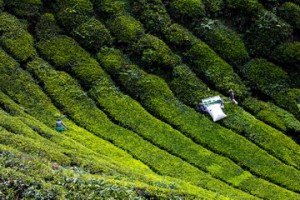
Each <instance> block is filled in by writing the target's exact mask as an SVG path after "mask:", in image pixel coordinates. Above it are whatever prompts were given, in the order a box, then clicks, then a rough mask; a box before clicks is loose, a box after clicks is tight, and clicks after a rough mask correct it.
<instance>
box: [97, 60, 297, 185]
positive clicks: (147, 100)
mask: <svg viewBox="0 0 300 200" xmlns="http://www.w3.org/2000/svg"><path fill="white" fill-rule="evenodd" d="M100 58H101V57H100ZM108 60H109V64H110V65H109V67H106V68H107V69H108V71H109V72H110V73H111V74H112V75H113V76H114V77H116V78H117V79H118V81H120V83H121V84H122V85H123V86H124V87H125V88H126V90H127V91H128V92H129V93H130V94H131V95H132V96H134V97H135V98H137V99H138V100H139V102H141V103H142V105H143V106H145V107H146V108H147V109H148V110H150V111H151V112H152V113H154V114H155V115H156V116H158V117H160V118H162V119H163V120H164V121H167V122H168V123H169V124H172V125H173V126H175V127H177V128H178V130H180V131H181V132H183V133H184V134H186V135H188V136H189V137H191V138H193V140H195V141H196V142H198V143H200V144H203V145H205V146H208V147H209V148H210V149H213V150H214V151H216V152H218V153H221V152H222V155H226V156H228V157H230V158H231V159H233V160H238V162H239V163H243V165H245V166H248V167H250V168H251V170H252V171H255V172H256V173H259V174H261V173H264V177H266V176H267V177H269V178H270V177H272V176H274V175H275V174H277V173H278V172H279V171H278V172H274V173H270V174H269V170H270V168H269V167H266V168H265V170H263V169H262V168H261V167H262V166H261V164H259V165H260V167H259V168H257V165H258V163H264V164H266V162H269V161H270V162H271V163H272V164H270V166H272V165H273V164H274V163H273V161H271V160H273V157H272V156H270V155H268V154H266V152H265V151H262V150H259V149H256V148H257V146H256V145H254V146H252V145H253V144H252V143H250V142H249V141H248V140H246V139H244V138H243V137H241V138H240V137H239V136H238V135H236V134H231V131H229V130H227V129H224V128H223V127H220V126H218V125H216V124H210V123H211V122H210V120H208V119H207V118H204V117H201V116H199V114H197V113H196V112H194V111H193V110H192V109H191V108H189V107H187V106H185V105H183V104H182V103H180V102H179V101H178V100H177V99H176V98H175V97H174V96H172V94H171V93H170V92H167V94H166V93H162V92H157V93H155V92H152V93H151V95H150V96H148V94H149V92H148V91H149V90H154V91H156V90H157V89H159V90H164V91H168V86H167V85H166V83H165V82H164V81H158V80H159V78H158V77H156V76H154V75H149V74H147V73H145V72H143V71H142V70H140V69H139V68H138V67H137V66H135V65H130V66H128V67H127V68H126V69H125V68H120V67H118V65H116V64H115V63H118V62H120V61H118V62H117V61H112V59H108ZM103 62H104V61H103ZM113 69H114V70H113ZM121 69H123V70H122V72H121V73H120V70H121ZM126 72H127V73H126ZM133 74H134V75H135V76H134V77H135V78H132V75H133ZM139 88H141V89H140V90H139ZM144 88H146V89H144ZM165 94H166V95H165ZM246 117H249V116H246ZM252 118H253V119H255V118H254V117H252ZM244 119H246V118H244ZM239 120H241V119H239ZM188 121H189V123H187V122H188ZM191 123H192V124H191ZM250 124H251V123H250ZM257 125H258V127H260V126H261V124H259V123H257ZM247 126H249V124H245V127H247ZM202 128H203V130H202ZM210 128H211V130H210ZM265 128H267V126H265V127H261V129H262V130H263V129H265ZM204 129H205V130H204ZM267 129H271V130H268V131H269V133H272V131H273V130H274V129H272V128H271V127H269V128H267ZM212 130H213V131H212ZM257 130H259V129H257ZM210 131H212V132H211V134H205V135H202V134H203V132H205V133H210ZM258 132H259V133H261V132H262V131H261V130H259V131H258ZM201 133H202V134H201ZM250 133H252V135H253V134H254V133H256V131H255V127H254V129H252V130H251V131H249V135H250ZM216 134H218V136H216ZM222 134H225V135H226V136H225V135H224V136H222ZM278 134H279V133H278V132H276V134H275V135H277V136H276V137H278ZM235 137H239V139H237V138H236V139H234V138H235ZM272 137H273V136H271V137H270V138H272ZM279 137H282V135H281V136H280V134H279ZM263 138H264V137H261V139H263ZM283 138H284V137H283ZM219 140H226V141H223V142H221V141H219ZM237 141H238V143H239V144H235V142H237ZM284 141H285V142H284V143H285V144H286V146H288V147H291V146H293V148H294V151H293V152H294V153H295V152H297V148H298V147H297V145H296V144H294V143H293V141H292V140H290V139H288V138H285V139H284ZM241 142H242V143H244V142H245V144H241ZM262 142H264V141H262ZM246 143H247V144H246ZM268 143H269V142H267V141H265V144H268ZM223 144H226V145H225V146H223ZM227 145H229V146H231V147H233V146H234V148H233V149H234V151H235V150H236V151H237V152H233V151H232V150H233V149H232V148H231V150H229V149H228V148H226V146H227ZM284 146H285V145H283V146H282V144H281V145H280V148H278V147H277V146H276V145H275V147H276V148H277V149H276V151H277V153H279V152H280V154H281V155H282V158H285V159H286V158H287V157H290V158H289V159H288V160H286V161H287V162H288V163H293V162H294V161H295V160H294V158H291V157H293V156H294V153H291V154H290V155H289V156H288V155H287V154H286V151H285V150H286V148H285V147H284ZM246 147H247V148H246ZM243 148H245V150H243ZM228 151H231V153H230V154H229V153H228ZM244 151H245V153H241V152H244ZM251 151H255V152H256V155H257V154H258V152H259V154H260V156H257V157H255V159H258V160H253V159H250V160H251V162H249V161H250V160H248V161H246V160H244V159H245V156H247V155H248V153H249V152H251ZM250 155H251V153H249V156H250ZM298 156H299V155H297V156H296V157H298ZM296 157H295V158H296ZM259 159H262V160H261V161H259ZM269 159H271V160H269ZM266 160H269V161H266ZM298 160H299V158H298ZM255 162H257V164H254V163H255ZM278 164H279V163H278ZM266 165H268V164H266ZM293 165H294V166H296V165H297V164H295V163H294V164H293ZM268 166H269V165H268ZM278 166H279V165H277V167H278ZM280 168H281V167H280ZM283 168H284V167H283V166H282V169H283ZM273 169H276V170H277V168H273ZM273 169H272V170H273ZM290 170H292V171H294V170H293V169H292V168H290ZM267 174H268V175H267ZM287 174H290V172H287ZM292 174H293V173H292ZM275 176H277V175H275ZM289 176H291V177H292V176H294V175H291V174H290V175H289ZM271 179H272V181H275V182H276V180H278V179H277V178H275V177H273V178H271ZM283 182H285V181H283ZM283 182H282V183H283ZM292 187H293V188H294V189H295V187H296V186H295V187H294V186H292Z"/></svg>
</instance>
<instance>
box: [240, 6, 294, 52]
mask: <svg viewBox="0 0 300 200" xmlns="http://www.w3.org/2000/svg"><path fill="white" fill-rule="evenodd" d="M291 34H292V27H291V26H290V25H289V24H287V23H286V22H285V21H283V20H281V19H280V18H278V17H277V16H276V15H275V14H273V13H271V12H269V11H264V12H262V13H260V14H258V16H257V20H256V21H255V23H253V24H252V25H251V27H250V28H249V29H248V31H247V33H246V34H245V36H244V41H245V43H246V46H247V48H248V51H249V53H250V54H251V55H254V56H258V57H262V56H268V55H270V53H271V52H272V50H273V49H274V48H275V47H276V46H277V45H279V44H281V43H283V42H287V41H289V39H290V37H291Z"/></svg>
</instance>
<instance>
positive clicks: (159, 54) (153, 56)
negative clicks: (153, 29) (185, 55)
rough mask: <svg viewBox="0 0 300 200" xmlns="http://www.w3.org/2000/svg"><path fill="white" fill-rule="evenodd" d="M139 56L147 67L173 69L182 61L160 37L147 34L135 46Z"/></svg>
mask: <svg viewBox="0 0 300 200" xmlns="http://www.w3.org/2000/svg"><path fill="white" fill-rule="evenodd" d="M133 51H135V53H136V54H137V56H138V57H141V59H140V60H141V61H142V63H143V65H145V66H146V67H152V68H153V67H156V68H162V69H164V68H166V69H171V68H173V67H174V66H176V65H178V64H179V63H180V62H181V59H180V57H179V56H177V55H176V54H174V53H173V52H172V50H171V49H170V48H169V47H168V46H167V45H166V44H165V43H164V42H163V41H162V40H160V39H159V38H157V37H155V36H153V35H150V34H146V35H145V36H144V37H142V38H141V39H140V40H139V41H138V42H137V43H136V44H135V45H134V48H133Z"/></svg>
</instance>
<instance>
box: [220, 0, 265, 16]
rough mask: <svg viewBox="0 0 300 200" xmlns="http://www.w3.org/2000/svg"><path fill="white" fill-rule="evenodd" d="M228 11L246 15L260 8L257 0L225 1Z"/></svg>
mask: <svg viewBox="0 0 300 200" xmlns="http://www.w3.org/2000/svg"><path fill="white" fill-rule="evenodd" d="M225 5H226V7H227V8H228V9H230V10H233V11H238V12H244V13H246V14H249V13H253V12H256V11H257V10H258V8H259V7H260V4H259V2H258V0H225Z"/></svg>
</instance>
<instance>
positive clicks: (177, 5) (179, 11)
mask: <svg viewBox="0 0 300 200" xmlns="http://www.w3.org/2000/svg"><path fill="white" fill-rule="evenodd" d="M169 6H170V12H171V15H172V16H174V17H175V18H181V19H186V20H189V19H193V18H201V17H203V16H204V15H205V6H204V3H203V1H202V0H200V1H199V0H192V1H187V0H171V1H170V5H169Z"/></svg>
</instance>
